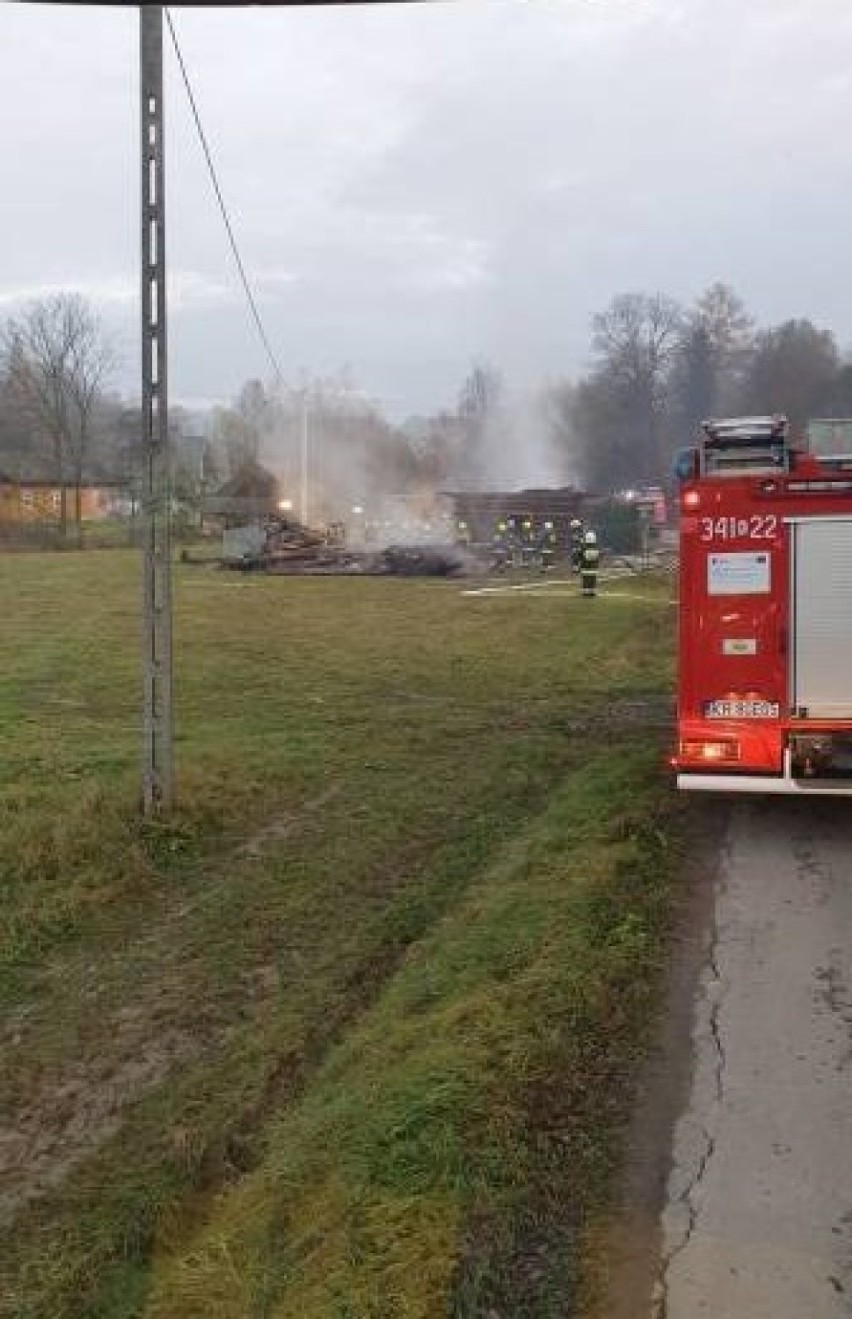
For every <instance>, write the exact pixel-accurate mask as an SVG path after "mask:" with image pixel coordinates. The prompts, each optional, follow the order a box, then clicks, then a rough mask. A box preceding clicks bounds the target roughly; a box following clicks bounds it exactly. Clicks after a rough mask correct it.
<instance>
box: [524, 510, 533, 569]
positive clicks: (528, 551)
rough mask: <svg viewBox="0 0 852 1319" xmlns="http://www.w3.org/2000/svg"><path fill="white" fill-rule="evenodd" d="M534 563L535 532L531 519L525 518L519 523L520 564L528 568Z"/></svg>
mask: <svg viewBox="0 0 852 1319" xmlns="http://www.w3.org/2000/svg"><path fill="white" fill-rule="evenodd" d="M534 562H535V532H534V530H533V520H532V518H531V517H525V518H524V520H523V522H522V523H521V563H522V564H523V565H524V566H525V567H528V566H531V565H532V564H533V563H534Z"/></svg>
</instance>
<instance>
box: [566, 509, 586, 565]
mask: <svg viewBox="0 0 852 1319" xmlns="http://www.w3.org/2000/svg"><path fill="white" fill-rule="evenodd" d="M569 532H570V535H571V569H572V571H573V572H579V571H580V567H581V564H582V559H583V540H584V536H585V532H584V530H583V524H582V522H581V521H580V519H579V518H572V519H571V523H570V526H569Z"/></svg>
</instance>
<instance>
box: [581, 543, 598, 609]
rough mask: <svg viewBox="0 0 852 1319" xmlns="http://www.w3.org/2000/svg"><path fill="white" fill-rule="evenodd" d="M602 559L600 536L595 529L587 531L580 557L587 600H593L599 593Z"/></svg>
mask: <svg viewBox="0 0 852 1319" xmlns="http://www.w3.org/2000/svg"><path fill="white" fill-rule="evenodd" d="M600 560H601V552H600V550H599V549H598V538H597V536H596V535H595V533H594V532H593V531H587V532H586V534H585V536H584V537H583V547H582V552H581V557H580V586H581V587H582V590H583V595H584V597H585V598H586V599H587V600H593V599H594V598H595V596H596V595H597V593H598V565H599V564H600Z"/></svg>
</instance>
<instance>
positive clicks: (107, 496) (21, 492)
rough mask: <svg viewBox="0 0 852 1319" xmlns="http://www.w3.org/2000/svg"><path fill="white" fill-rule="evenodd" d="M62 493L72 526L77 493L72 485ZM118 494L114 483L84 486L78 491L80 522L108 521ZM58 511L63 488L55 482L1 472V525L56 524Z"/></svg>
mask: <svg viewBox="0 0 852 1319" xmlns="http://www.w3.org/2000/svg"><path fill="white" fill-rule="evenodd" d="M65 490H66V495H65V500H66V511H67V516H68V520H69V522H73V521H74V520H75V519H76V517H77V490H76V487H75V486H73V485H67V486H66V487H65ZM121 491H122V487H121V485H120V484H119V483H117V482H105V481H86V482H84V483H83V484H82V485H81V487H80V518H81V520H82V521H83V522H97V521H99V520H103V519H104V518H108V517H110V515H111V514H112V512H113V509H114V507H115V504H116V502H117V501H118V500H119V499H120V497H121ZM61 509H62V488H61V487H60V486H59V485H58V484H57V483H56V482H55V481H51V480H47V479H44V478H40V477H35V476H23V475H22V476H18V477H13V476H10V475H8V473H5V472H0V525H2V524H4V523H5V524H7V525H8V524H19V523H27V522H39V523H44V522H56V521H58V520H59V517H60V514H61Z"/></svg>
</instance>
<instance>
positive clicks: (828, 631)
mask: <svg viewBox="0 0 852 1319" xmlns="http://www.w3.org/2000/svg"><path fill="white" fill-rule="evenodd" d="M793 549H794V556H793V601H792V605H793V610H792V620H793V653H792V661H793V672H792V692H793V702H792V703H793V707H794V709H796V710H801V711H803V712H805V711H806V712H807V716H808V718H811V719H848V718H852V519H845V518H833V517H828V518H818V519H814V520H812V521H802V522H796V523H794V525H793Z"/></svg>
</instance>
